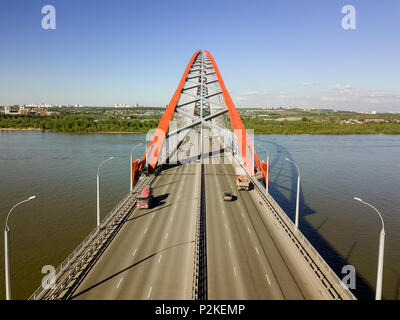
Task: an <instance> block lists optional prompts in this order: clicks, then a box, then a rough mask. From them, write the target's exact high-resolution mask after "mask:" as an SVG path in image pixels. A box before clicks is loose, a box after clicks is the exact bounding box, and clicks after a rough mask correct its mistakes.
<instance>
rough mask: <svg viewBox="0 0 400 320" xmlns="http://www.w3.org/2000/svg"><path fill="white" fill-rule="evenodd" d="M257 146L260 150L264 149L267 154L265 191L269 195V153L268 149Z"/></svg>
mask: <svg viewBox="0 0 400 320" xmlns="http://www.w3.org/2000/svg"><path fill="white" fill-rule="evenodd" d="M257 146H259V147H260V148H262V149H263V150H264V151H265V152H266V153H267V172H266V174H265V191H266V192H267V193H268V192H269V186H268V184H269V183H268V182H269V172H268V171H269V152H268V150H267V149H265V148H264V147H263V146H262V145H260V144H257Z"/></svg>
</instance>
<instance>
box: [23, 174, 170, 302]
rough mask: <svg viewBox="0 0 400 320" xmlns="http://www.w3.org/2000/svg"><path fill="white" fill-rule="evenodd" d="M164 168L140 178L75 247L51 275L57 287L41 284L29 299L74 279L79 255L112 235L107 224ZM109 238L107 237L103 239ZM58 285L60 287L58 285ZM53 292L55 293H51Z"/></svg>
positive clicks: (111, 222)
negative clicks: (72, 277)
mask: <svg viewBox="0 0 400 320" xmlns="http://www.w3.org/2000/svg"><path fill="white" fill-rule="evenodd" d="M162 169H163V167H162V166H161V167H159V168H157V169H156V171H155V172H154V173H153V174H152V175H151V176H149V177H144V179H139V181H138V183H137V184H136V186H135V187H134V189H133V191H132V193H128V194H127V195H125V196H124V197H123V198H122V199H121V200H120V201H119V202H118V204H117V205H116V206H115V207H114V208H113V209H112V210H111V211H110V213H109V214H107V216H106V217H105V219H104V220H103V221H102V222H101V223H100V225H99V226H97V227H96V228H95V229H93V230H92V232H90V233H89V235H88V236H87V237H86V238H85V239H84V240H83V241H82V242H81V243H80V244H79V245H78V246H77V247H76V248H75V250H74V251H73V252H72V253H71V254H70V255H69V256H68V257H67V258H66V259H65V260H64V261H63V262H62V263H61V264H60V265H59V266H58V267H57V269H56V270H55V272H54V274H52V275H51V277H54V278H53V279H56V288H43V286H40V287H39V288H38V289H36V291H35V292H34V293H33V294H32V295H31V297H30V298H29V300H38V299H43V298H44V297H45V295H46V294H47V293H49V292H50V295H53V296H54V293H56V292H58V291H59V290H57V289H59V287H61V286H62V285H64V286H65V285H66V283H67V282H68V281H72V279H71V275H72V274H74V273H75V272H76V271H77V270H76V268H73V265H74V264H75V265H76V264H77V265H78V266H79V263H78V262H79V257H81V258H83V257H84V256H85V253H86V252H87V251H88V250H90V249H89V248H91V247H93V245H94V244H95V243H96V240H97V239H99V238H101V236H102V235H103V234H106V236H109V235H111V233H112V232H108V233H107V231H106V229H107V228H106V226H110V225H112V224H113V222H114V219H117V218H118V213H119V212H120V211H121V209H122V208H123V207H124V206H127V208H126V210H125V211H124V212H123V213H125V214H127V213H129V212H131V210H132V209H133V208H134V207H135V205H136V199H135V195H136V194H137V193H138V190H140V189H141V188H142V186H143V185H144V184H152V183H153V182H154V180H155V179H156V177H157V175H158V173H159V172H160V171H161V170H162ZM101 240H107V239H101ZM97 242H99V244H100V242H101V241H97ZM57 285H58V287H57ZM51 293H53V294H51Z"/></svg>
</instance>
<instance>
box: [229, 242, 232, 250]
mask: <svg viewBox="0 0 400 320" xmlns="http://www.w3.org/2000/svg"><path fill="white" fill-rule="evenodd" d="M228 242H229V248H231V249H232V246H231V242H230V241H228Z"/></svg>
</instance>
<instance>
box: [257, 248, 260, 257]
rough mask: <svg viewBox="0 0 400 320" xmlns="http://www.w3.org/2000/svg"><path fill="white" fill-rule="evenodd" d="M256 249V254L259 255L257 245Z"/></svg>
mask: <svg viewBox="0 0 400 320" xmlns="http://www.w3.org/2000/svg"><path fill="white" fill-rule="evenodd" d="M256 251H257V254H258V255H260V253H259V252H258V249H257V247H256Z"/></svg>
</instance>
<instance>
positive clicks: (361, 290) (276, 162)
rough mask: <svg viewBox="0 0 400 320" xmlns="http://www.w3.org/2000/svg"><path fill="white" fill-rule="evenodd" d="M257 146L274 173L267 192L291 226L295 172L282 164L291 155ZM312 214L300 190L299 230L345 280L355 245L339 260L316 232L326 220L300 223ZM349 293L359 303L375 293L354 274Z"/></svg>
mask: <svg viewBox="0 0 400 320" xmlns="http://www.w3.org/2000/svg"><path fill="white" fill-rule="evenodd" d="M257 143H259V144H261V145H263V146H265V147H266V148H267V150H269V152H270V162H271V166H270V170H271V171H270V172H274V174H273V175H272V176H273V177H274V179H273V180H272V179H271V180H270V187H269V192H270V194H271V196H272V197H273V198H274V199H275V200H276V202H277V203H278V204H279V205H280V206H281V208H282V209H283V210H284V211H285V212H286V214H287V215H288V217H289V218H290V219H291V220H292V221H293V222H294V220H295V210H296V197H297V169H296V167H295V165H294V164H292V163H289V162H288V161H286V160H285V158H289V159H292V157H291V154H290V152H289V151H288V150H287V149H286V148H285V147H283V146H282V145H280V144H278V143H276V142H274V141H271V140H266V139H263V140H259V141H257ZM274 149H275V150H274ZM257 153H258V155H259V156H260V155H261V156H262V158H264V159H266V154H265V152H264V151H263V150H262V149H261V150H257ZM271 156H272V157H271ZM288 166H290V170H289V174H288V170H287V168H288ZM270 178H271V177H270ZM287 194H289V196H288V195H287ZM314 213H316V211H315V210H313V209H312V208H311V207H309V206H308V205H307V203H306V202H305V196H304V194H303V190H302V189H301V187H300V200H299V228H300V230H301V232H302V233H303V234H304V236H305V237H306V238H307V239H308V241H309V242H310V243H311V244H312V245H313V246H314V247H315V249H316V250H317V251H318V253H319V254H320V255H321V256H322V257H323V258H324V259H325V261H326V262H327V263H328V264H329V266H330V267H331V268H332V270H333V271H335V273H336V274H337V275H338V277H339V278H340V279H342V278H343V277H344V276H345V274H342V273H341V271H342V267H343V266H344V265H347V264H349V263H348V262H347V259H348V258H349V257H350V255H351V253H352V251H353V249H354V246H355V245H356V244H355V243H354V244H353V245H352V247H351V248H350V249H349V252H348V254H347V257H342V256H341V255H340V254H339V253H338V252H337V251H336V250H335V249H334V248H333V247H332V246H331V245H330V244H329V243H328V242H327V241H326V240H325V239H324V238H323V237H322V236H321V234H320V233H319V232H318V230H319V229H320V228H321V227H322V226H323V225H324V224H325V223H326V222H327V220H328V219H325V220H324V221H323V222H322V223H321V225H320V226H319V227H318V228H315V227H313V226H312V225H311V224H309V223H308V222H307V221H306V220H305V219H303V217H305V216H308V215H311V214H314ZM351 291H352V293H353V294H354V295H355V296H356V297H357V298H358V299H363V300H373V299H374V298H375V293H374V291H373V290H372V288H371V287H370V286H369V285H368V283H367V282H366V280H365V279H364V278H363V277H361V276H360V275H359V274H356V289H354V290H351Z"/></svg>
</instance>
